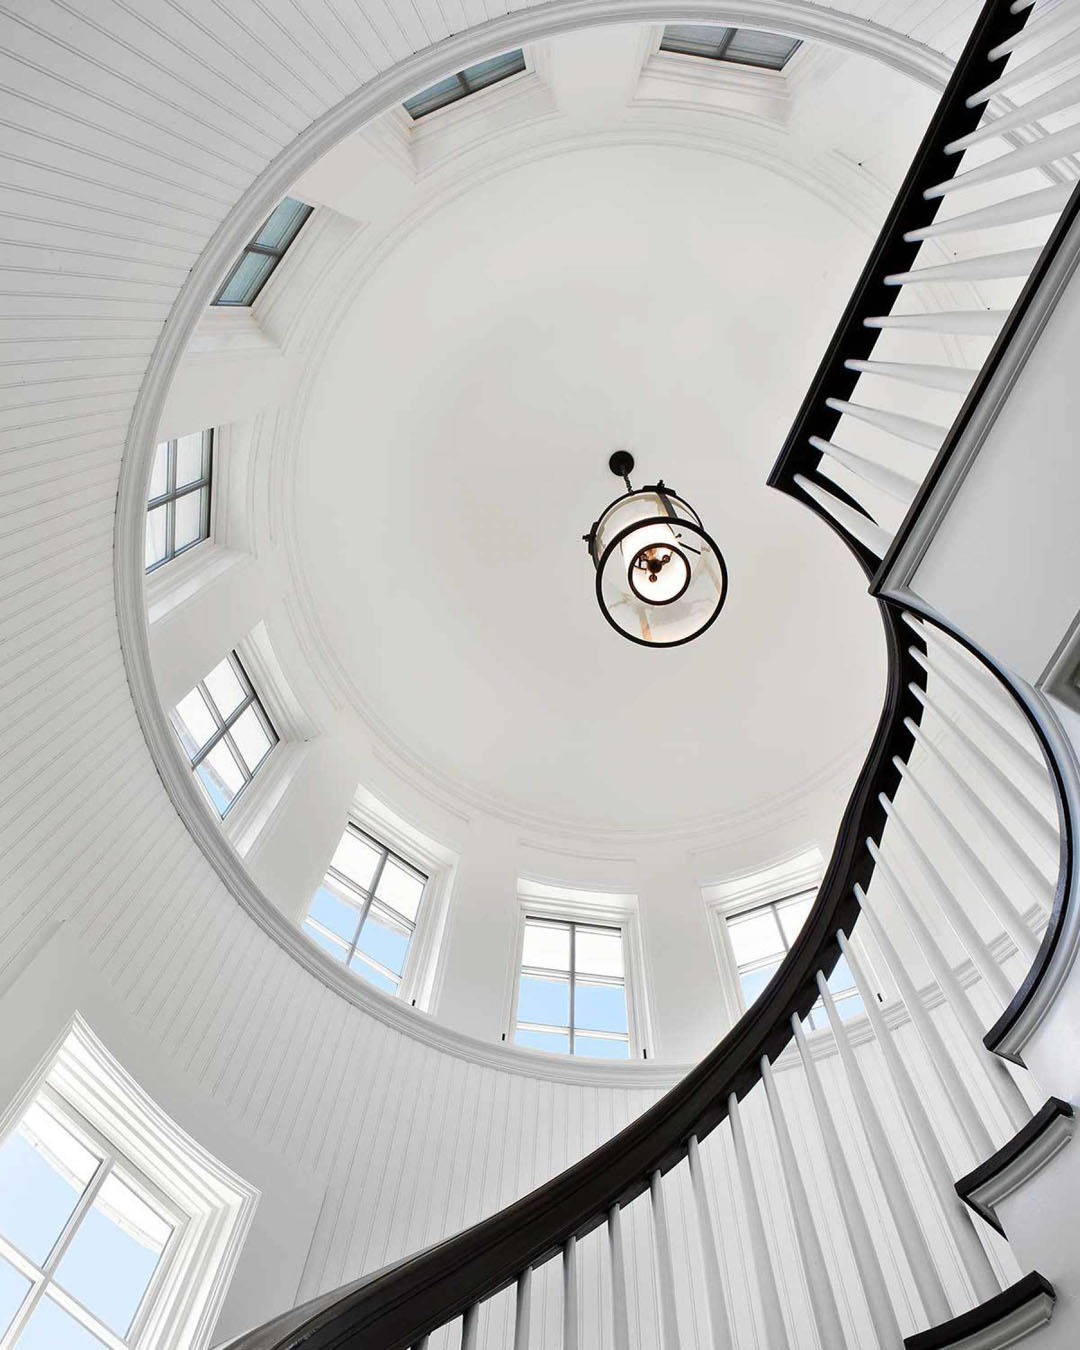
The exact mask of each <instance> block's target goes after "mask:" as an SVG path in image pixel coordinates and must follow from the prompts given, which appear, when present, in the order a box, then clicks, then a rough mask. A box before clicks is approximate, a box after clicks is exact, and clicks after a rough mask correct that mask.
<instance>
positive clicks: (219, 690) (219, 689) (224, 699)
mask: <svg viewBox="0 0 1080 1350" xmlns="http://www.w3.org/2000/svg"><path fill="white" fill-rule="evenodd" d="M203 684H205V685H206V692H207V693H208V694H209V695H210V697H211V698H212V699H213V700H214V707H215V708H217V710H218V712H219V713H220V714H221V717H222V720H224V719H225V718H226V717H228V716H229V715H230V714H231V713H234V712H235V711H236V710H237V708H239V706H240V704H241V703H243V701H244V699H245V698H246V697H247V691H246V690H245V689H244V686H243V685H242V684H241V683H240V678H239V676H238V675H237V673H236V671H235V670H234V669H233V664H232V662H231V661H230V660H229V659H228V658H226V659H225V660H224V661H219V662H218V664H217V665H216V666H215V667H214V669H213V670H212V671H211V672H210V674H209V675H207V677H206V679H205V680H203Z"/></svg>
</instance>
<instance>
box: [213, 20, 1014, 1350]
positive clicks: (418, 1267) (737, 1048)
mask: <svg viewBox="0 0 1080 1350" xmlns="http://www.w3.org/2000/svg"><path fill="white" fill-rule="evenodd" d="M1028 12H1029V11H1023V12H1022V13H1021V14H1019V15H1015V14H1012V13H1011V12H1010V0H987V3H986V5H985V6H984V8H983V10H982V12H981V14H980V16H979V18H978V20H977V22H976V24H975V27H974V29H973V31H972V34H971V37H970V38H969V40H968V43H967V44H966V46H965V48H964V51H963V53H962V55H961V57H960V59H959V61H958V62H957V64H956V67H955V69H954V72H953V75H952V78H951V79H950V81H949V84H948V86H947V88H946V90H945V93H944V95H943V97H942V100H941V103H940V104H939V106H938V109H937V111H936V112H935V114H934V116H933V118H932V119H931V122H930V125H929V127H928V129H927V132H926V134H925V136H924V137H923V140H922V143H921V144H920V147H919V150H918V152H917V154H916V156H915V160H914V162H913V164H912V167H911V170H910V171H909V173H908V175H907V177H906V178H905V180H904V183H903V185H902V187H901V189H900V193H899V195H898V197H897V199H896V203H895V204H894V206H893V208H892V210H891V211H890V213H889V216H888V218H887V220H886V222H885V225H884V227H883V229H882V231H881V234H880V236H879V238H878V240H877V243H876V244H875V246H874V248H873V250H872V252H871V254H870V258H869V259H868V261H867V264H866V267H865V268H864V269H863V273H862V276H861V277H860V280H859V283H858V285H857V287H856V289H855V292H854V294H853V295H852V298H851V301H850V302H849V304H848V306H847V308H846V309H845V311H844V315H843V317H842V319H841V321H840V325H839V326H838V328H837V330H836V333H835V334H834V336H833V339H832V341H831V342H830V344H829V348H828V350H827V352H826V355H825V358H824V360H823V361H822V363H821V366H820V367H819V369H818V372H817V374H816V375H815V378H814V381H813V383H812V385H811V387H810V391H809V393H808V394H807V396H806V398H805V400H804V401H803V404H802V407H801V408H800V411H799V413H798V416H797V417H796V420H795V423H794V425H793V427H792V429H791V431H790V433H789V434H788V437H787V439H786V440H785V442H784V446H783V449H782V450H781V453H780V455H779V457H778V459H777V461H776V463H775V465H774V467H773V470H772V472H771V474H770V476H769V480H768V483H769V486H771V487H775V488H778V489H779V490H781V491H784V492H787V493H788V494H789V495H791V496H793V497H796V498H797V499H798V500H799V501H800V502H802V503H803V504H804V505H806V506H808V507H809V508H810V509H811V510H813V511H815V512H816V514H818V515H819V516H820V517H821V518H822V519H823V520H824V521H825V522H826V524H828V525H829V527H830V528H831V529H833V530H835V531H836V532H837V534H838V535H839V536H840V537H841V539H842V540H843V542H844V544H845V546H846V547H847V548H849V549H850V550H851V552H852V553H853V554H854V556H855V558H856V559H857V561H858V563H859V565H860V567H861V568H862V569H863V572H864V574H865V576H866V578H867V581H868V582H870V581H872V579H873V577H874V575H875V573H876V571H877V568H878V559H877V558H876V557H875V556H874V555H873V554H871V553H870V551H869V550H868V549H866V548H865V547H864V546H863V545H861V544H860V543H858V541H856V540H854V539H853V538H852V537H851V536H850V535H849V534H848V533H847V532H846V531H845V530H843V529H842V528H840V527H839V526H838V525H837V524H836V522H835V521H834V520H833V519H832V517H831V516H829V514H828V513H827V512H825V511H824V510H823V509H822V508H820V507H819V506H818V505H817V503H815V502H813V501H812V500H810V499H809V498H807V496H806V495H805V494H804V493H803V492H801V490H800V489H799V488H798V487H797V485H796V484H795V483H794V477H795V475H796V474H803V475H805V476H806V477H808V478H809V479H811V480H812V481H819V482H822V483H823V484H825V480H824V479H822V478H821V477H820V475H819V473H818V463H819V461H820V454H819V452H817V451H815V450H814V449H813V447H812V446H811V445H810V444H809V438H810V436H812V435H816V436H819V437H821V438H822V439H824V440H827V439H829V437H830V435H831V433H832V431H833V429H834V428H835V426H836V423H837V421H838V420H839V416H840V415H839V414H838V413H835V412H833V411H832V410H830V409H828V408H827V407H826V406H825V400H826V398H827V397H832V398H841V399H845V398H847V397H848V395H849V394H850V393H851V391H852V389H853V388H854V385H855V382H856V380H857V379H858V374H857V373H856V372H852V371H848V370H847V369H846V367H845V364H844V363H845V362H846V361H848V360H851V359H857V358H858V359H865V358H866V357H867V356H868V355H869V353H870V352H871V351H872V349H873V346H874V343H875V342H876V340H877V336H878V330H874V329H868V328H866V327H865V324H864V320H865V319H866V318H870V317H873V316H875V315H884V314H888V313H889V312H890V310H891V308H892V305H893V303H894V301H895V298H896V293H897V290H898V288H896V287H889V286H886V285H885V284H884V278H885V277H886V276H887V275H890V274H891V273H894V272H902V271H906V270H909V268H910V265H911V263H912V262H913V261H914V257H915V254H916V253H917V251H918V248H919V244H918V243H914V244H909V243H907V242H906V241H905V240H904V234H905V233H906V232H907V231H909V230H913V229H916V228H919V227H921V226H924V225H926V224H929V223H930V221H932V220H933V218H934V215H935V214H936V212H937V209H938V205H939V202H938V201H936V200H935V201H927V200H926V199H925V198H924V197H923V192H924V190H925V189H926V188H928V187H930V186H932V185H933V184H935V183H938V182H941V181H943V180H945V179H947V178H949V177H950V176H951V174H952V172H953V171H954V169H955V166H956V161H957V158H958V157H956V156H947V155H946V154H945V153H944V147H945V145H946V144H948V143H949V142H950V141H953V140H955V139H957V138H958V137H960V136H963V135H965V134H966V133H967V132H968V131H970V130H972V129H973V128H974V127H975V125H976V124H977V123H978V120H979V116H980V110H978V109H976V110H972V109H969V108H968V107H967V99H968V97H969V96H970V95H972V94H974V93H975V92H977V91H978V90H979V89H981V88H983V87H984V86H985V85H986V84H988V83H989V82H990V80H991V78H993V77H994V75H995V73H996V66H995V64H994V63H988V59H987V53H988V52H989V51H990V49H991V48H992V47H994V46H995V45H996V44H997V43H999V42H1002V41H1004V39H1005V38H1007V37H1009V36H1011V35H1012V34H1013V33H1014V32H1016V31H1018V30H1019V29H1020V28H1021V27H1022V26H1023V24H1024V22H1025V21H1026V19H1027V16H1028ZM1005 59H1007V58H1003V62H1004V60H1005ZM827 487H828V490H829V491H830V492H831V493H832V495H833V496H839V497H841V499H844V498H845V495H846V494H843V493H842V492H840V490H839V489H838V488H837V486H836V485H835V484H834V483H832V482H831V481H830V482H828V483H827ZM848 500H849V504H851V505H853V506H856V507H857V508H858V509H859V510H862V508H861V507H858V504H857V503H855V502H854V501H850V499H848ZM876 604H877V608H878V613H879V616H880V619H881V623H882V629H883V634H884V639H885V646H886V655H887V661H888V674H887V680H886V689H885V698H884V702H883V706H882V711H881V716H880V718H879V721H878V725H877V728H876V731H875V734H874V738H873V741H872V743H871V746H870V750H869V752H868V754H867V757H866V761H865V763H864V765H863V768H862V771H861V773H860V775H859V778H858V781H857V782H856V785H855V788H854V790H853V792H852V794H851V797H850V799H849V801H848V804H847V808H846V810H845V812H844V816H843V820H842V822H841V825H840V829H839V831H838V834H837V842H836V846H835V848H834V849H833V853H832V856H831V858H830V860H829V865H828V868H827V870H826V873H825V876H824V878H823V880H822V883H821V886H820V888H819V890H818V894H817V898H816V901H815V903H814V906H813V908H812V909H811V912H810V914H809V915H808V917H807V920H806V922H805V924H804V925H803V928H802V930H801V932H800V933H799V935H798V937H797V938H796V940H795V942H794V943H793V945H792V948H791V951H790V952H789V953H788V955H787V957H786V958H785V959H784V961H783V963H782V964H781V966H780V968H779V970H778V971H777V973H776V975H775V976H774V977H773V979H772V980H771V981H770V982H769V984H768V986H767V987H766V989H765V991H764V992H763V993H762V995H761V996H760V997H759V998H758V1000H757V1001H756V1002H755V1004H754V1006H753V1008H752V1009H751V1010H750V1011H749V1012H747V1013H746V1014H745V1015H744V1016H743V1017H742V1018H741V1020H740V1021H739V1022H738V1023H737V1024H736V1026H734V1027H733V1028H732V1029H731V1031H730V1032H729V1033H728V1034H727V1035H726V1036H725V1037H724V1039H723V1040H722V1041H721V1042H720V1044H719V1045H718V1046H717V1047H716V1049H715V1050H713V1051H712V1052H711V1053H710V1054H709V1055H708V1056H707V1057H706V1058H705V1059H704V1060H702V1062H701V1063H700V1064H698V1065H697V1066H696V1067H695V1068H694V1069H693V1070H691V1072H690V1073H689V1074H687V1076H686V1077H685V1078H684V1079H683V1080H682V1082H680V1083H679V1084H678V1085H677V1086H676V1087H674V1088H673V1089H672V1090H671V1091H670V1092H668V1093H667V1094H666V1095H665V1096H664V1097H663V1098H662V1099H661V1100H660V1101H659V1102H657V1103H656V1104H655V1105H654V1106H653V1107H651V1108H650V1109H649V1110H648V1111H646V1112H645V1113H644V1114H643V1115H641V1116H639V1117H638V1118H637V1119H636V1120H634V1121H633V1122H631V1124H630V1125H628V1126H627V1127H626V1128H625V1129H624V1130H622V1131H621V1132H620V1133H619V1134H617V1135H616V1136H615V1137H614V1138H612V1139H610V1140H608V1141H607V1143H605V1144H603V1145H601V1147H600V1148H598V1149H596V1150H594V1151H593V1152H592V1153H591V1154H589V1155H588V1156H587V1157H586V1158H584V1159H582V1160H581V1161H580V1162H578V1163H576V1164H575V1165H574V1166H573V1167H570V1168H568V1169H567V1170H566V1171H564V1172H562V1173H561V1174H560V1175H559V1176H557V1177H555V1178H554V1179H552V1180H551V1181H548V1182H546V1183H545V1184H544V1185H542V1186H540V1187H538V1188H537V1189H536V1190H534V1191H532V1192H531V1193H530V1194H528V1195H526V1196H524V1197H522V1198H521V1199H520V1200H517V1201H515V1202H514V1203H513V1204H511V1205H508V1206H507V1207H506V1208H505V1209H503V1210H500V1211H499V1212H498V1213H497V1214H494V1215H492V1216H491V1217H490V1218H487V1219H484V1220H482V1221H481V1222H479V1223H477V1224H474V1225H473V1226H472V1227H471V1228H468V1229H465V1230H464V1231H463V1232H461V1233H458V1234H455V1235H454V1236H453V1237H450V1238H447V1239H446V1240H444V1241H442V1242H439V1243H437V1244H435V1245H434V1246H432V1247H430V1248H428V1249H426V1250H425V1251H422V1252H419V1253H417V1254H416V1255H415V1256H412V1257H408V1258H406V1259H404V1260H402V1261H399V1262H397V1263H395V1264H394V1265H392V1266H390V1267H387V1268H386V1269H385V1270H382V1271H378V1272H375V1273H374V1274H372V1275H370V1276H367V1277H365V1278H363V1279H361V1280H358V1281H356V1282H354V1283H353V1284H351V1285H347V1286H345V1287H343V1288H342V1289H340V1290H337V1291H334V1292H333V1293H331V1294H324V1295H321V1296H320V1297H319V1298H317V1299H314V1300H312V1302H310V1303H309V1304H307V1305H305V1306H304V1307H303V1308H298V1309H293V1310H292V1311H291V1312H289V1313H285V1314H282V1315H281V1316H280V1317H278V1318H276V1319H274V1320H273V1321H272V1322H270V1323H268V1324H267V1325H266V1326H265V1327H262V1328H260V1329H258V1330H257V1331H254V1332H251V1333H250V1334H249V1335H247V1336H243V1337H241V1338H240V1339H239V1340H237V1341H235V1342H233V1343H232V1350H301V1348H302V1350H409V1347H410V1346H412V1345H414V1344H415V1343H416V1342H418V1341H419V1340H420V1339H421V1338H422V1337H423V1336H424V1335H425V1334H427V1333H429V1332H432V1331H435V1330H436V1329H438V1328H439V1327H441V1326H444V1325H445V1324H446V1323H448V1322H450V1321H451V1320H453V1319H454V1318H455V1317H458V1316H460V1315H461V1314H462V1313H464V1312H465V1311H466V1310H467V1309H468V1308H470V1307H471V1306H472V1305H473V1304H476V1303H479V1302H481V1301H483V1300H484V1299H486V1298H489V1297H491V1296H492V1295H493V1294H495V1293H497V1292H499V1290H501V1289H504V1288H506V1287H507V1286H508V1285H510V1284H512V1283H513V1282H514V1281H515V1280H516V1279H517V1278H518V1276H519V1275H520V1274H521V1273H522V1272H523V1271H525V1270H526V1269H529V1268H531V1267H535V1266H537V1265H540V1264H542V1263H543V1262H544V1261H546V1260H548V1259H550V1258H551V1257H552V1256H554V1255H555V1254H557V1253H558V1252H559V1251H560V1249H561V1248H562V1247H563V1246H564V1245H565V1243H566V1242H567V1241H568V1240H569V1239H570V1238H571V1237H582V1236H583V1235H585V1234H587V1233H588V1232H590V1231H591V1230H592V1229H594V1228H596V1227H598V1226H599V1225H600V1224H601V1223H603V1222H604V1220H605V1218H606V1216H607V1214H608V1213H609V1211H610V1210H611V1208H612V1206H614V1205H616V1204H618V1205H625V1204H626V1203H628V1202H629V1201H631V1200H633V1199H634V1198H635V1197H636V1196H638V1195H640V1194H641V1193H642V1192H643V1191H645V1190H646V1189H647V1188H648V1185H649V1178H650V1177H651V1176H652V1174H653V1173H654V1172H658V1171H659V1172H661V1173H663V1172H666V1171H668V1170H669V1169H670V1168H672V1167H674V1166H675V1165H676V1164H677V1163H679V1162H680V1161H681V1160H682V1159H683V1158H684V1157H685V1155H686V1150H687V1146H688V1141H689V1139H690V1137H691V1136H695V1137H697V1138H698V1139H702V1138H704V1137H705V1136H706V1135H707V1134H708V1133H710V1131H712V1130H713V1129H715V1128H716V1126H717V1125H719V1124H720V1123H721V1122H722V1121H723V1120H724V1119H725V1118H726V1116H727V1111H728V1099H729V1097H730V1096H731V1094H732V1093H734V1094H735V1096H736V1097H737V1098H742V1097H743V1096H745V1095H746V1093H747V1092H749V1091H750V1089H751V1088H753V1087H754V1086H755V1084H756V1083H757V1082H758V1080H759V1078H760V1067H759V1066H760V1063H761V1060H762V1057H767V1058H769V1059H770V1060H773V1059H775V1058H776V1056H777V1055H779V1054H780V1052H781V1051H782V1050H783V1049H784V1048H785V1046H786V1045H787V1044H788V1042H789V1041H790V1040H791V1037H792V1031H791V1018H792V1015H793V1014H794V1015H795V1016H797V1017H799V1018H800V1019H801V1018H804V1017H805V1016H806V1015H807V1013H809V1011H810V1009H811V1007H812V1006H813V1005H814V1003H815V1002H816V1001H817V999H818V989H817V984H816V976H817V972H818V971H819V970H820V971H823V972H824V973H825V974H826V975H827V974H829V973H830V972H831V970H832V969H833V967H834V966H835V964H836V962H837V960H838V959H839V956H840V949H839V944H838V941H837V933H838V932H840V931H843V932H850V930H851V928H852V927H853V925H854V923H855V921H856V919H857V917H858V912H859V908H858V901H857V900H856V898H855V895H854V887H855V886H856V885H860V886H861V887H862V888H863V889H864V890H865V889H866V888H867V887H868V886H869V883H870V878H871V875H872V872H873V860H872V859H871V857H870V854H869V852H868V850H867V849H866V846H865V841H866V839H867V838H872V839H874V840H878V841H880V839H881V835H882V831H883V828H884V824H885V814H884V810H883V808H882V807H881V804H880V800H879V798H880V796H881V795H882V794H884V796H886V797H889V798H891V797H892V795H893V793H894V792H895V790H896V788H897V785H898V782H899V774H898V771H897V770H896V768H895V766H894V763H893V760H894V757H895V758H898V759H899V760H901V761H902V762H906V760H907V757H908V755H909V753H910V751H911V748H912V737H911V733H910V732H909V731H908V729H907V728H906V726H905V721H906V720H908V721H910V722H912V723H915V724H918V722H919V720H920V716H921V713H922V704H921V702H920V701H919V700H918V699H917V698H916V697H915V696H914V694H913V693H912V692H911V686H912V685H913V684H914V685H916V686H918V687H919V688H924V687H925V679H926V673H925V670H924V669H923V667H922V666H921V665H920V664H919V663H918V662H917V661H916V660H915V659H914V657H913V655H912V650H914V651H922V650H923V649H922V644H921V641H920V639H919V638H918V637H917V636H914V635H913V634H912V633H911V632H910V631H909V630H908V629H907V627H906V626H903V625H902V617H901V611H900V609H899V608H898V606H897V605H896V604H895V603H894V602H893V601H891V600H889V599H887V598H878V599H877V601H876Z"/></svg>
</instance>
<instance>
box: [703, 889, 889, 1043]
mask: <svg viewBox="0 0 1080 1350" xmlns="http://www.w3.org/2000/svg"><path fill="white" fill-rule="evenodd" d="M817 890H818V888H817V886H802V887H799V888H798V889H797V890H793V891H790V892H788V893H785V894H782V895H775V896H771V897H769V898H768V899H761V898H757V899H754V900H749V901H747V902H746V903H745V904H741V905H732V906H730V907H726V908H725V907H721V906H716V907H715V908H716V922H717V923H718V925H719V927H720V929H721V933H722V938H723V943H724V948H725V950H726V952H727V956H728V960H729V961H730V964H731V969H732V971H733V972H734V976H735V979H734V992H735V997H736V998H737V1000H738V1002H739V1005H740V1008H741V1011H740V1013H739V1016H740V1017H741V1016H742V1015H743V1014H744V1013H747V1012H749V1010H750V1009H751V1008H752V1007H753V1006H754V1003H756V1002H757V999H754V1002H753V1003H747V1001H746V995H745V994H744V992H743V987H742V976H743V975H750V974H753V973H754V971H755V970H763V969H765V968H766V967H768V966H770V965H772V964H773V962H774V961H775V960H776V954H775V953H772V954H770V955H769V956H763V957H759V958H757V959H756V960H754V961H749V962H747V963H746V965H745V966H740V964H739V962H738V959H737V957H736V955H735V944H734V943H733V942H732V940H731V930H730V926H731V923H732V922H733V921H738V920H739V919H744V918H746V917H747V916H748V915H751V914H762V913H764V912H765V911H769V912H770V913H771V914H772V917H773V921H774V923H775V924H776V929H777V932H778V933H779V935H780V941H781V943H782V945H783V950H782V952H781V953H780V962H781V963H783V961H784V958H785V957H786V956H787V955H788V953H789V952H790V951H791V942H790V941H789V940H788V936H787V934H786V933H785V932H784V925H783V923H782V922H781V921H780V911H781V910H782V909H784V908H785V907H788V906H791V905H793V904H794V903H795V902H796V901H799V900H804V899H805V898H806V897H807V896H810V897H811V901H810V903H811V907H813V902H814V899H815V898H816V896H817ZM800 931H801V926H800ZM860 955H861V954H860ZM863 965H864V968H865V969H866V970H867V973H868V975H869V974H870V971H869V967H868V966H867V964H866V962H865V960H864V961H863ZM830 978H831V977H830ZM763 992H764V991H763ZM829 992H830V994H832V997H833V1000H834V1002H835V1003H836V1004H837V1012H840V1007H839V1005H840V1003H841V1001H842V1000H843V999H845V998H848V997H850V996H851V995H852V994H858V993H859V990H858V988H857V987H856V985H855V981H854V977H852V982H851V984H850V985H849V986H848V985H846V986H845V987H844V988H843V989H835V990H834V989H832V988H830V990H829ZM875 992H877V993H878V997H879V1001H880V993H879V991H877V990H876V989H875ZM758 997H760V995H759V996H758ZM862 1015H863V1014H862V1013H856V1014H854V1016H856V1017H860V1016H862ZM841 1020H847V1019H845V1018H843V1017H841ZM803 1026H804V1027H805V1029H806V1030H807V1031H808V1032H815V1031H824V1030H826V1029H827V1028H828V1026H829V1019H828V1014H827V1013H826V1011H825V1005H824V1001H823V1000H822V998H821V997H820V996H819V997H818V998H817V1000H816V1001H815V1003H814V1005H813V1007H812V1008H811V1009H810V1011H809V1012H808V1013H807V1015H806V1017H805V1018H803Z"/></svg>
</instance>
